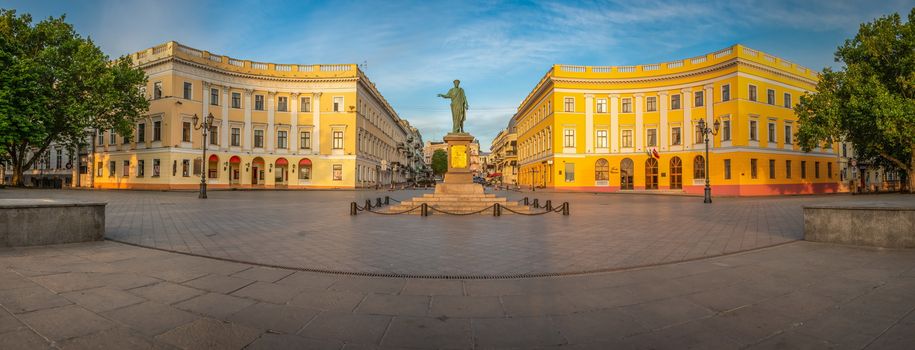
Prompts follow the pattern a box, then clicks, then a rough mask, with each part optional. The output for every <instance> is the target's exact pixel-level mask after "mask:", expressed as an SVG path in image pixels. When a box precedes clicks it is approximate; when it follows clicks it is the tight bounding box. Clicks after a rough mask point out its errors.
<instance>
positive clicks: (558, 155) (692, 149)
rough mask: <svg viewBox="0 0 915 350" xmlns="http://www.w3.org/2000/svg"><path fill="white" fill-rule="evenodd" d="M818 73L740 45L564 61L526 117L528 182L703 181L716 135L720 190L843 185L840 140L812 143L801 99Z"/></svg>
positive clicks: (522, 151) (522, 154) (596, 187)
mask: <svg viewBox="0 0 915 350" xmlns="http://www.w3.org/2000/svg"><path fill="white" fill-rule="evenodd" d="M816 81H817V74H816V73H815V72H813V71H811V70H809V69H807V68H804V67H801V66H798V65H796V64H794V63H792V62H789V61H786V60H784V59H781V58H778V57H774V56H772V55H769V54H766V53H763V52H760V51H756V50H753V49H750V48H747V47H744V46H741V45H735V46H732V47H729V48H726V49H723V50H721V51H718V52H714V53H710V54H707V55H703V56H698V57H693V58H688V59H684V60H678V61H673V62H666V63H657V64H645V65H639V66H571V65H554V66H553V67H552V68H551V69H550V71H549V72H547V74H546V75H545V76H544V77H543V78H542V79H541V80H540V82H539V83H538V84H537V86H536V87H535V88H534V89H533V91H532V92H531V93H530V94H529V95H528V96H527V97H526V98H525V99H524V101H523V102H522V103H521V106H520V107H519V108H518V112H517V114H516V115H515V117H514V121H515V124H516V126H517V132H518V151H519V162H520V164H521V169H520V174H519V176H520V183H521V184H522V185H528V186H529V185H530V184H531V183H532V182H533V184H534V185H535V186H540V187H550V188H556V189H562V190H587V191H619V190H673V191H683V192H687V193H702V189H703V187H704V184H705V178H706V174H705V170H704V165H705V162H706V161H707V160H706V159H705V145H704V144H703V143H702V142H703V138H702V136H701V135H700V134H699V133H698V132H697V131H696V130H697V127H696V126H697V122H698V121H699V120H702V119H704V120H705V121H706V122H707V123H708V124H709V125H713V123H714V122H715V121H718V122H720V125H721V128H720V129H719V131H718V134H717V135H715V136H713V137H711V139H712V143H711V144H710V158H711V160H710V161H709V167H710V170H709V173H710V175H711V178H710V181H711V184H712V188H713V193H715V194H724V195H770V194H794V193H825V192H836V191H838V189H839V186H838V174H837V170H838V169H837V167H836V165H835V163H836V159H837V158H836V156H837V155H836V153H835V150H834V145H828V146H826V147H824V148H817V149H816V150H814V151H812V152H809V153H805V152H803V151H802V150H801V149H800V148H799V147H798V145H797V144H796V142H795V139H794V135H795V133H796V132H797V128H798V125H797V118H796V116H795V115H794V112H793V110H792V107H793V106H794V104H796V103H797V102H798V100H799V98H800V96H801V95H803V94H804V93H805V92H808V91H812V90H814V89H815V87H816Z"/></svg>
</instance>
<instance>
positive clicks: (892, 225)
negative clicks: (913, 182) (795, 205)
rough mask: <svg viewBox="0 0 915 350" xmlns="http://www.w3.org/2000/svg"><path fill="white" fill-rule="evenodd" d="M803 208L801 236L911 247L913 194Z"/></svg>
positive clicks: (913, 242)
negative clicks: (802, 230) (880, 200)
mask: <svg viewBox="0 0 915 350" xmlns="http://www.w3.org/2000/svg"><path fill="white" fill-rule="evenodd" d="M908 199H909V200H902V201H892V202H856V203H847V204H832V205H829V204H826V205H810V206H805V207H804V239H805V240H808V241H814V242H832V243H842V244H855V245H865V246H875V247H884V248H915V197H909V198H908Z"/></svg>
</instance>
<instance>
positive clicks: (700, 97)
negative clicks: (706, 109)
mask: <svg viewBox="0 0 915 350" xmlns="http://www.w3.org/2000/svg"><path fill="white" fill-rule="evenodd" d="M693 95H694V96H695V100H696V104H695V106H696V107H702V106H704V105H705V92H703V91H696V92H695V93H693Z"/></svg>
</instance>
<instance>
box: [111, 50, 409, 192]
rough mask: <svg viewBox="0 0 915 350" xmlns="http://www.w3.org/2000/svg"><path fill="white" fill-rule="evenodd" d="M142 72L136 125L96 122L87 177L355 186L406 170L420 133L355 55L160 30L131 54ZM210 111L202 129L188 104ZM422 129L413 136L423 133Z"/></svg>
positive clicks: (150, 182)
mask: <svg viewBox="0 0 915 350" xmlns="http://www.w3.org/2000/svg"><path fill="white" fill-rule="evenodd" d="M132 57H133V60H134V62H135V64H136V65H137V66H138V67H140V68H141V69H143V70H144V71H145V72H146V74H147V76H148V78H149V82H148V84H147V86H146V87H145V89H143V90H144V94H146V96H147V97H148V98H149V99H150V109H149V113H148V116H147V117H146V118H144V119H142V120H140V121H138V122H137V126H136V129H135V132H134V135H133V137H131V138H124V137H121V136H119V135H116V134H114V133H112V132H111V131H107V132H106V131H101V132H100V133H98V134H97V140H96V141H95V142H96V153H94V154H93V159H94V161H93V167H94V171H93V175H94V176H95V178H94V187H96V188H138V189H179V188H196V186H197V185H198V184H199V182H200V173H201V172H202V170H203V167H202V166H203V162H202V159H201V157H202V154H201V151H202V147H203V143H204V142H207V149H208V152H207V159H206V178H207V181H208V183H209V185H210V186H211V187H212V188H229V187H242V188H244V187H267V188H272V187H289V188H356V187H370V186H379V185H381V186H383V185H390V184H391V183H403V182H409V181H411V180H412V179H413V177H414V176H415V169H414V168H415V167H414V166H412V164H413V161H412V160H411V158H412V157H414V156H415V154H416V153H417V152H416V151H415V147H416V145H417V144H419V143H421V141H419V143H417V142H415V140H416V139H420V137H419V136H418V132H417V131H416V130H415V128H412V127H410V126H409V124H408V123H404V122H403V120H401V119H400V118H399V117H398V115H397V113H396V112H395V111H394V109H393V108H392V107H391V106H390V105H389V104H388V103H387V101H385V99H384V97H382V96H381V94H380V93H379V92H378V90H377V89H376V88H375V85H374V84H373V83H372V82H371V81H369V80H368V78H367V77H366V76H365V74H364V73H363V72H362V71H361V70H360V69H359V67H357V66H356V65H355V64H321V65H303V64H274V63H262V62H254V61H248V60H240V59H235V58H231V57H227V56H221V55H216V54H212V53H210V52H207V51H201V50H197V49H194V48H190V47H187V46H184V45H181V44H179V43H176V42H168V43H165V44H162V45H159V46H155V47H152V48H149V49H147V50H143V51H140V52H136V53H134V54H133V55H132ZM209 114H212V115H213V116H214V118H215V121H214V123H213V128H212V132H210V133H209V136H208V137H207V140H203V133H202V130H199V129H197V128H196V126H197V125H195V124H194V116H195V115H196V116H198V117H200V118H201V119H203V118H204V117H205V116H207V115H209ZM420 140H421V139H420Z"/></svg>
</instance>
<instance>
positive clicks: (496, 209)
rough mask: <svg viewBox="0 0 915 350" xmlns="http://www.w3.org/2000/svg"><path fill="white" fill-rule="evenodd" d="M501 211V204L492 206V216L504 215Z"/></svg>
mask: <svg viewBox="0 0 915 350" xmlns="http://www.w3.org/2000/svg"><path fill="white" fill-rule="evenodd" d="M501 209H502V208H500V205H499V203H495V204H493V205H492V216H500V215H502V213H501V211H502V210H501Z"/></svg>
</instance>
